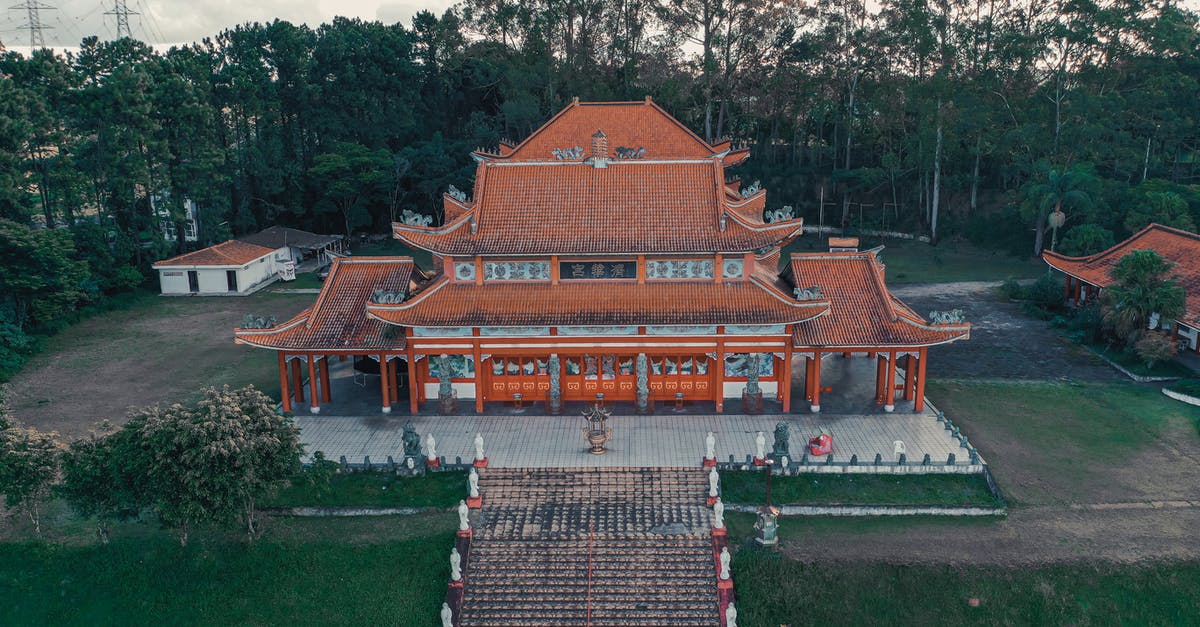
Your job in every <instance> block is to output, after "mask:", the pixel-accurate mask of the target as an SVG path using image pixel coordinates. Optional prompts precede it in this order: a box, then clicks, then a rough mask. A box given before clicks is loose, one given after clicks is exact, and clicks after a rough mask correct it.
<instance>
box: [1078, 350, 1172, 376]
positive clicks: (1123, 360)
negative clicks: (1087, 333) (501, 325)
mask: <svg viewBox="0 0 1200 627" xmlns="http://www.w3.org/2000/svg"><path fill="white" fill-rule="evenodd" d="M1088 348H1089V349H1091V350H1093V351H1095V352H1097V353H1099V354H1100V355H1102V356H1104V357H1107V358H1108V359H1109V360H1111V361H1114V362H1116V363H1117V364H1120V365H1121V367H1123V368H1125V369H1126V370H1128V371H1130V372H1132V373H1133V374H1136V375H1138V376H1141V377H1177V378H1186V377H1191V376H1195V374H1196V373H1195V372H1192V370H1191V369H1190V368H1188V367H1187V366H1185V365H1183V364H1181V363H1179V362H1177V361H1175V360H1173V359H1171V360H1167V361H1160V362H1158V363H1156V364H1154V365H1153V366H1151V367H1149V368H1147V367H1146V362H1144V361H1142V360H1141V359H1139V358H1138V356H1137V355H1133V354H1130V353H1127V352H1125V351H1122V350H1118V349H1115V348H1112V347H1109V346H1102V345H1096V344H1091V345H1088Z"/></svg>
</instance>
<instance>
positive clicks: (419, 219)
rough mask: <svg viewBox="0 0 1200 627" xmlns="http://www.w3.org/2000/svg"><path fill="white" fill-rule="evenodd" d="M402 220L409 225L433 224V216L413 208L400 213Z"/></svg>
mask: <svg viewBox="0 0 1200 627" xmlns="http://www.w3.org/2000/svg"><path fill="white" fill-rule="evenodd" d="M400 221H401V222H403V223H405V224H407V225H409V226H430V225H431V224H433V216H430V215H425V214H423V213H417V212H415V211H413V210H411V209H405V210H404V212H403V213H401V214H400Z"/></svg>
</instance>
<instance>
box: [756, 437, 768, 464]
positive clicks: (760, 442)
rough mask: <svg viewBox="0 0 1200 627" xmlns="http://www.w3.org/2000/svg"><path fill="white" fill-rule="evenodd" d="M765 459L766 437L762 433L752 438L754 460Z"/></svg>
mask: <svg viewBox="0 0 1200 627" xmlns="http://www.w3.org/2000/svg"><path fill="white" fill-rule="evenodd" d="M766 458H767V436H766V434H764V433H763V432H762V431H759V432H758V435H756V436H754V459H766Z"/></svg>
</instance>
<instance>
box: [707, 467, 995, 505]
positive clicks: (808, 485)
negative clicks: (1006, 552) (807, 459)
mask: <svg viewBox="0 0 1200 627" xmlns="http://www.w3.org/2000/svg"><path fill="white" fill-rule="evenodd" d="M721 498H723V499H725V500H726V501H728V502H730V503H751V504H761V503H764V502H765V499H766V481H765V477H764V476H763V473H761V472H724V473H721ZM771 502H772V503H775V504H781V503H783V504H804V505H810V504H811V505H816V504H820V505H969V506H979V507H996V506H999V505H1001V503H1000V501H999V499H996V498H995V497H993V496H992V495H991V493H990V492H989V491H988V488H987V482H986V481H984V479H983V475H895V476H893V475H824V474H802V475H797V476H792V477H772V478H771Z"/></svg>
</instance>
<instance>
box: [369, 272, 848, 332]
mask: <svg viewBox="0 0 1200 627" xmlns="http://www.w3.org/2000/svg"><path fill="white" fill-rule="evenodd" d="M828 309H829V303H827V302H825V301H819V300H818V301H797V300H796V299H795V298H794V297H793V296H792V295H790V294H787V293H786V292H781V291H780V290H779V289H778V288H776V287H774V286H771V285H768V284H765V283H764V282H761V281H759V280H758V279H751V280H749V281H726V282H722V283H715V282H713V281H712V280H706V281H671V282H658V283H648V284H637V283H633V282H628V283H607V284H605V285H604V286H603V288H602V289H598V287H597V286H596V285H595V284H591V283H560V284H558V285H549V284H532V283H509V282H491V283H484V284H483V285H475V284H473V283H453V282H451V281H449V280H448V279H447V278H446V277H442V278H440V279H438V280H437V281H436V282H435V283H434V284H433V285H430V286H429V287H428V288H427V289H425V290H423V291H422V292H421V293H419V294H416V295H414V296H413V297H412V298H411V299H410V300H408V301H406V302H403V303H399V304H394V305H383V304H375V303H372V304H369V305H368V306H367V311H368V315H369V316H371V317H372V318H376V319H379V320H383V321H385V322H388V323H390V324H399V325H405V326H410V325H411V326H422V327H471V326H501V327H508V326H511V327H524V326H558V325H570V326H618V325H722V324H787V323H793V322H803V321H806V320H811V319H813V318H816V317H818V316H821V315H822V314H824V313H826V312H827V311H828Z"/></svg>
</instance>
